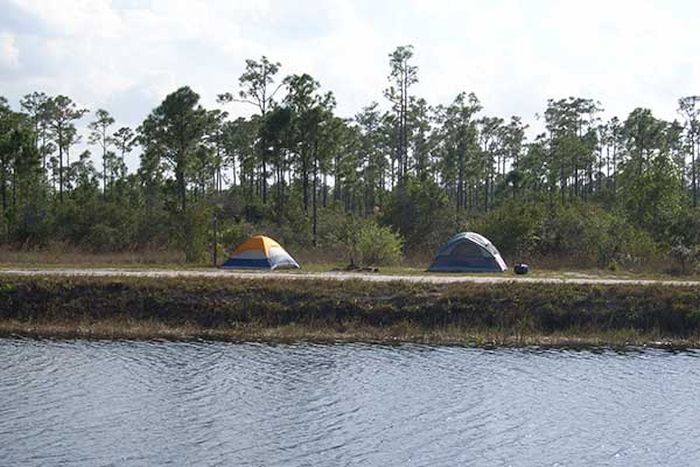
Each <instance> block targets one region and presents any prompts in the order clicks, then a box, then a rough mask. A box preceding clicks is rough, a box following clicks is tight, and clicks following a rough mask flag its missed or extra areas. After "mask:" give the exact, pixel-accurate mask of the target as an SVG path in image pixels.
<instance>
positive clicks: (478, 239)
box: [428, 232, 508, 272]
mask: <svg viewBox="0 0 700 467" xmlns="http://www.w3.org/2000/svg"><path fill="white" fill-rule="evenodd" d="M506 269H508V266H506V262H505V261H503V258H502V257H501V254H500V253H499V252H498V250H497V249H496V247H495V246H493V243H491V242H490V241H489V240H488V239H487V238H486V237H483V236H481V235H479V234H478V233H475V232H462V233H458V234H457V235H455V236H453V237H452V238H450V239H449V240H447V242H446V243H445V244H444V245H443V246H442V247H441V248H440V250H439V251H438V253H437V255H436V256H435V259H434V260H433V264H431V265H430V268H429V269H428V271H432V272H503V271H505V270H506Z"/></svg>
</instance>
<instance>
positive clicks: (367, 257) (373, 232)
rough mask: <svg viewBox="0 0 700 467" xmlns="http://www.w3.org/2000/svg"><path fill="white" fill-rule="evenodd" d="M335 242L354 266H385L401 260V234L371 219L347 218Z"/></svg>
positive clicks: (340, 227)
mask: <svg viewBox="0 0 700 467" xmlns="http://www.w3.org/2000/svg"><path fill="white" fill-rule="evenodd" d="M336 243H337V244H338V245H339V246H340V247H342V249H343V250H344V251H345V254H346V256H347V258H348V259H349V261H350V264H351V265H354V266H385V265H390V264H396V263H398V262H399V261H400V260H401V250H402V248H403V239H402V238H401V236H400V235H399V234H397V233H395V232H393V231H392V230H391V229H390V228H389V227H385V226H381V225H379V224H377V223H376V222H375V221H373V220H371V219H370V220H360V219H349V220H347V221H345V222H344V223H342V224H341V225H340V226H339V228H338V230H337V234H336Z"/></svg>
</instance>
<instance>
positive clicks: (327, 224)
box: [0, 45, 700, 271]
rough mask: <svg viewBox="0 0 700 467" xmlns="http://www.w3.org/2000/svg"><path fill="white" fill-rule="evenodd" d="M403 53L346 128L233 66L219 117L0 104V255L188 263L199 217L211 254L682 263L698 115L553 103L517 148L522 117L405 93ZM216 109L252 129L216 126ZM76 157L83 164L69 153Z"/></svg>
mask: <svg viewBox="0 0 700 467" xmlns="http://www.w3.org/2000/svg"><path fill="white" fill-rule="evenodd" d="M413 55H414V50H413V48H412V47H411V46H410V45H409V46H401V47H397V48H396V49H395V50H394V51H393V52H392V53H390V54H389V56H388V67H387V82H386V88H385V89H384V90H383V91H384V92H383V95H384V98H385V99H384V100H383V102H371V103H368V105H367V106H365V107H364V108H362V109H358V111H357V113H356V114H355V115H354V116H353V117H352V118H341V117H340V116H338V115H337V112H336V99H335V96H334V95H333V92H332V91H330V90H327V89H325V88H323V86H322V85H321V83H319V82H318V81H317V80H316V79H315V78H314V77H312V76H310V75H308V74H300V75H295V74H293V75H286V76H285V75H284V72H283V67H282V65H281V64H280V63H277V62H274V61H271V60H270V59H268V58H267V57H264V56H263V57H261V58H259V59H249V60H246V61H245V71H244V72H243V73H242V74H241V76H240V77H239V78H238V81H237V83H234V84H232V86H231V89H222V90H221V94H219V95H218V102H219V103H220V108H219V109H207V108H205V107H204V106H203V105H202V104H201V102H200V96H199V94H197V92H196V91H195V90H193V89H191V88H189V87H187V86H185V87H182V88H180V89H176V90H173V92H172V93H170V94H168V95H167V96H166V97H165V98H164V99H163V101H162V102H161V103H160V105H158V106H157V107H156V108H155V109H153V110H152V111H151V112H150V114H149V115H148V116H147V117H146V119H145V120H144V121H143V122H142V123H141V124H140V125H139V126H138V127H137V128H129V127H117V126H116V125H115V122H116V119H115V117H114V116H113V115H111V114H110V112H109V111H108V110H107V109H94V110H93V109H90V110H88V109H84V108H81V106H80V105H78V104H77V103H76V102H75V101H74V100H73V99H71V98H70V97H68V96H64V95H54V96H52V95H47V94H45V93H44V92H41V91H34V92H30V93H28V94H27V95H26V96H24V97H23V98H22V99H21V101H20V102H19V106H18V108H12V107H11V106H10V105H9V103H8V101H7V99H5V98H3V97H0V204H1V206H0V208H1V209H2V215H1V216H0V242H1V243H2V244H5V245H8V247H12V248H36V247H44V246H47V245H71V246H74V247H78V248H83V249H85V250H89V251H99V252H108V251H124V250H132V251H138V250H145V249H177V250H178V251H180V252H181V253H182V255H183V258H184V259H186V260H188V261H203V260H205V259H206V258H207V256H208V255H209V254H210V252H211V248H212V233H213V232H212V228H213V225H214V224H215V222H214V219H215V220H216V225H217V226H218V229H219V230H220V233H221V239H220V240H221V243H222V244H223V245H224V246H226V247H231V246H233V245H234V244H235V243H236V242H238V241H240V240H242V239H243V238H244V237H245V236H247V235H250V234H254V233H267V234H269V235H271V236H273V237H275V238H276V239H278V240H279V241H280V242H282V243H283V244H285V246H287V247H290V248H297V249H302V250H304V251H314V250H315V249H318V247H324V249H325V251H334V252H341V251H345V250H347V247H348V245H347V241H345V242H344V241H343V240H342V239H343V238H346V239H347V238H349V234H348V232H349V231H352V230H353V229H355V230H357V231H358V232H359V231H361V232H377V235H382V236H383V237H382V238H386V237H387V235H388V236H389V237H392V236H393V238H391V239H389V240H387V241H388V242H389V243H390V244H391V245H392V247H391V248H392V249H393V250H397V248H398V249H401V250H402V252H403V254H404V255H406V256H408V257H412V256H416V255H417V256H420V257H427V256H429V255H430V254H431V253H432V252H433V251H434V249H435V248H436V247H437V246H438V245H439V244H440V243H441V242H442V241H444V240H445V239H446V238H447V237H448V236H450V235H451V234H453V233H455V232H457V231H460V230H477V231H479V232H481V233H483V234H484V235H486V236H489V237H490V238H491V240H492V241H493V242H494V243H495V244H496V245H497V246H498V247H499V248H500V249H501V252H502V253H503V254H504V256H506V258H510V259H511V260H516V259H518V260H519V259H528V258H533V257H536V258H541V259H542V258H557V260H559V261H563V264H570V265H583V266H598V267H617V266H623V267H637V266H640V265H644V264H652V263H653V264H658V261H659V260H660V259H661V260H663V261H666V263H665V264H666V265H667V267H676V268H678V267H680V268H681V269H682V270H684V271H685V270H686V269H687V268H688V267H692V266H693V265H694V264H695V262H696V261H697V258H698V251H699V246H698V245H700V210H699V209H698V168H697V163H698V152H700V119H699V117H700V97H698V96H685V97H680V98H679V100H678V119H677V120H674V121H665V120H663V119H660V118H657V117H656V116H655V115H654V114H653V113H652V111H651V110H650V109H645V108H636V109H632V110H631V111H630V113H629V115H626V116H620V117H619V118H618V117H613V118H610V119H607V120H604V119H603V118H602V114H603V104H601V103H600V102H598V101H596V100H594V99H592V98H587V97H585V98H584V97H565V98H553V99H550V100H548V101H547V102H546V103H544V106H545V108H544V109H543V111H542V113H541V115H540V116H539V117H538V118H539V119H540V124H541V125H543V128H544V131H543V132H542V133H541V134H538V135H536V136H534V137H531V138H528V134H529V133H530V131H529V130H528V124H527V123H526V122H525V121H524V120H523V118H522V117H520V116H492V115H489V114H488V111H487V110H486V109H484V108H483V107H482V104H481V102H480V101H479V99H478V97H477V96H476V95H474V94H473V93H470V92H468V90H465V91H464V92H461V93H459V94H458V95H456V96H455V97H454V99H453V100H452V101H451V102H447V103H429V102H426V100H425V99H423V98H421V97H420V96H417V95H415V93H414V92H413V89H414V85H415V84H416V83H417V82H418V80H419V78H420V70H419V69H418V68H417V66H416V65H415V64H414V61H413ZM235 106H241V107H243V106H245V107H246V108H248V109H249V110H252V111H253V112H252V115H251V116H250V117H247V118H243V117H238V118H232V117H230V115H229V113H228V110H231V109H233V108H235ZM81 141H82V142H87V144H88V146H89V148H90V149H89V150H85V151H83V152H81V153H79V154H77V155H76V154H74V152H73V151H74V150H75V148H76V147H78V143H80V142H81ZM81 147H84V145H83V146H81ZM132 152H133V153H134V154H138V155H139V157H140V163H139V167H138V170H136V171H129V170H127V164H126V162H125V159H126V158H127V157H128V156H129V154H131V153H132ZM363 235H365V234H363ZM367 235H369V234H367ZM350 237H352V235H350ZM365 240H366V239H365ZM372 243H373V241H372V240H371V239H370V240H369V244H372ZM397 245H398V247H397ZM393 250H392V251H393ZM338 254H340V253H338ZM380 256H381V255H380ZM325 259H326V260H332V258H325ZM336 259H337V258H336ZM679 265H680V266H679Z"/></svg>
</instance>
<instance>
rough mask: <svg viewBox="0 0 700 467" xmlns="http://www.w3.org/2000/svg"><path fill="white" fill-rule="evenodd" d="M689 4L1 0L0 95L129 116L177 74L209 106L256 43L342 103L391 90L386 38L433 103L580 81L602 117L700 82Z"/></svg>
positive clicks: (671, 96)
mask: <svg viewBox="0 0 700 467" xmlns="http://www.w3.org/2000/svg"><path fill="white" fill-rule="evenodd" d="M698 18H700V2H695V1H691V0H687V1H686V0H666V1H653V0H636V1H627V0H605V1H599V0H587V1H565V0H560V1H554V0H527V1H525V0H523V1H517V0H490V1H485V0H478V1H476V0H462V1H448V0H402V1H399V0H396V1H392V0H316V1H311V0H306V1H304V0H297V1H292V0H287V1H282V0H246V1H243V0H200V1H197V0H189V1H186V0H0V95H2V96H5V97H7V98H8V99H9V100H10V102H11V104H12V105H13V106H15V108H17V104H18V102H19V99H20V98H21V96H23V95H25V94H27V93H29V92H32V91H35V90H41V91H44V92H46V93H47V94H51V95H55V94H65V95H68V96H70V97H72V98H73V99H74V100H76V101H77V102H78V103H79V104H80V105H81V106H83V107H86V108H88V109H92V110H95V109H98V108H105V109H107V110H109V111H110V112H111V113H112V114H113V115H114V117H115V118H116V119H117V124H118V125H130V126H132V127H135V126H137V125H138V124H139V123H140V122H141V121H142V120H143V119H144V117H145V116H146V115H147V114H148V113H149V112H150V111H151V110H152V109H153V108H154V107H156V106H157V105H158V104H159V103H160V102H161V101H162V99H163V98H164V97H165V96H166V95H167V94H168V93H170V92H172V91H174V90H176V89H177V88H178V87H180V86H183V85H189V86H190V87H192V88H193V89H194V90H195V91H196V92H198V93H199V94H200V95H201V97H202V103H203V104H204V105H205V106H206V107H208V108H215V107H219V105H218V104H217V103H216V95H217V94H220V93H222V92H225V91H231V92H236V91H237V89H238V88H237V82H238V76H240V74H241V72H242V71H243V68H244V66H245V59H247V58H259V57H260V56H262V55H266V56H267V57H268V58H270V59H271V60H273V61H278V62H281V64H282V69H281V72H280V74H281V75H286V74H291V73H309V74H311V75H312V76H314V77H315V78H316V79H317V80H318V81H319V82H320V83H321V85H322V87H323V89H324V90H331V91H333V92H334V93H335V95H336V99H337V102H338V113H339V115H341V116H343V117H351V116H353V115H354V114H355V113H357V112H358V111H359V110H360V109H361V108H362V107H364V106H366V105H368V104H369V103H371V102H372V101H377V102H380V103H381V104H383V105H385V104H386V103H385V101H384V98H383V97H382V90H383V89H384V88H385V87H386V86H387V75H388V72H389V65H388V54H389V53H390V52H391V51H392V50H393V49H395V48H396V46H399V45H406V44H411V45H413V46H414V52H415V57H414V63H415V64H416V65H417V66H418V67H419V82H418V84H416V85H415V86H414V88H413V89H412V91H413V93H414V94H415V95H416V96H419V97H423V98H425V99H426V100H427V101H428V103H430V104H433V105H435V104H447V103H449V102H450V101H451V100H452V99H453V98H454V97H455V96H456V95H457V94H458V93H459V92H462V91H466V92H474V93H475V94H476V95H477V96H478V97H479V99H480V100H481V102H482V105H483V106H484V114H485V115H495V116H501V117H509V116H510V115H519V116H521V117H523V119H524V120H525V122H526V123H530V124H531V125H533V128H537V126H538V124H537V120H536V117H535V116H536V114H538V113H542V112H543V111H544V109H545V106H546V101H547V99H549V98H557V99H558V98H564V97H568V96H577V97H587V98H593V99H596V100H598V101H600V102H601V104H602V107H603V108H604V109H605V113H604V115H603V116H604V117H611V116H613V115H617V116H619V117H621V118H624V117H625V116H626V115H627V114H628V113H629V112H630V111H632V110H633V109H634V108H636V107H648V108H651V109H652V110H653V111H654V113H655V114H656V115H657V116H658V117H661V118H665V119H669V120H671V119H674V118H679V115H678V113H677V111H676V109H677V101H678V98H680V97H682V96H687V95H695V94H700V28H698V26H697V24H698V21H697V20H698ZM225 110H227V111H228V112H229V113H231V114H232V115H246V114H248V113H249V112H250V111H251V110H252V109H250V108H248V107H246V105H245V104H241V103H232V104H228V105H227V106H226V107H225ZM90 118H91V117H90V116H89V115H88V116H87V117H86V118H85V120H86V122H85V123H87V121H89V120H90Z"/></svg>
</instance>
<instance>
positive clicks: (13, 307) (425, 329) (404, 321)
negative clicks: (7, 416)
mask: <svg viewBox="0 0 700 467" xmlns="http://www.w3.org/2000/svg"><path fill="white" fill-rule="evenodd" d="M0 332H2V333H4V334H23V335H47V336H65V337H72V336H83V337H106V338H114V337H127V338H194V337H202V338H216V339H233V340H257V339H264V340H271V339H272V340H314V341H336V340H353V341H355V340H359V341H382V342H392V341H414V342H432V343H460V344H467V345H530V344H543V345H558V344H568V345H586V344H588V345H603V344H611V345H644V344H651V345H661V344H664V345H682V346H692V345H697V344H698V343H700V287H671V286H639V285H615V286H601V285H569V284H566V285H563V284H562V285H560V284H556V285H555V284H522V283H521V284H519V283H512V284H452V285H434V284H414V283H407V282H391V283H369V282H362V281H343V282H340V281H318V280H294V281H291V280H277V279H276V280H265V281H262V280H254V279H250V280H247V279H246V280H241V279H238V278H232V279H216V280H212V279H200V278H157V279H156V278H85V277H80V278H78V277H62V278H59V277H34V278H22V277H4V278H2V280H1V281H0Z"/></svg>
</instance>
